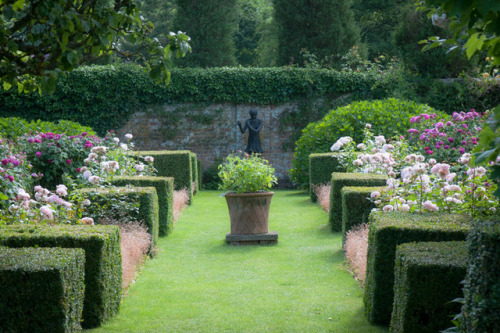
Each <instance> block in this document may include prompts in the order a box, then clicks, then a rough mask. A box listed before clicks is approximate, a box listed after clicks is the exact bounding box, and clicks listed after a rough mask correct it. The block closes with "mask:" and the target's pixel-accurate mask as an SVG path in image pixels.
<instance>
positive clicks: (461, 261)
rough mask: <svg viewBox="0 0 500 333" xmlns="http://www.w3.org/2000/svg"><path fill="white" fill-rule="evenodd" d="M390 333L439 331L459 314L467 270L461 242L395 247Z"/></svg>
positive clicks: (432, 332)
mask: <svg viewBox="0 0 500 333" xmlns="http://www.w3.org/2000/svg"><path fill="white" fill-rule="evenodd" d="M395 265H396V268H395V273H394V275H395V279H394V309H393V311H392V318H391V331H392V332H419V333H420V332H429V333H434V332H441V331H443V330H445V329H447V328H450V327H452V326H453V324H452V323H451V318H453V317H454V316H455V315H456V314H457V313H458V312H460V304H459V303H458V302H452V300H454V299H457V298H461V297H462V296H463V292H462V284H461V282H462V281H463V279H464V278H465V272H466V270H467V246H466V244H465V242H423V243H406V244H402V245H399V246H398V247H397V251H396V264H395Z"/></svg>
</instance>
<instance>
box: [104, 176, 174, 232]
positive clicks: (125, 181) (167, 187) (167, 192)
mask: <svg viewBox="0 0 500 333" xmlns="http://www.w3.org/2000/svg"><path fill="white" fill-rule="evenodd" d="M112 183H113V185H116V186H126V185H132V186H137V187H154V188H155V189H156V194H157V195H158V217H159V228H158V235H159V236H166V235H168V234H169V233H170V232H171V231H172V230H173V228H174V179H173V178H172V177H149V176H147V177H119V178H115V179H113V181H112Z"/></svg>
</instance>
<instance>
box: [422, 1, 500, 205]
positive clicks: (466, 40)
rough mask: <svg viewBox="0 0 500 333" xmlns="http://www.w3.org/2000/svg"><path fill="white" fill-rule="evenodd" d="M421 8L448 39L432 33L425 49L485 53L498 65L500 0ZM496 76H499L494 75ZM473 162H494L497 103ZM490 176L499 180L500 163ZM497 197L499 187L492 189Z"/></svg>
mask: <svg viewBox="0 0 500 333" xmlns="http://www.w3.org/2000/svg"><path fill="white" fill-rule="evenodd" d="M418 4H419V5H420V9H421V10H424V11H427V12H428V14H427V15H428V17H430V18H431V19H432V20H433V23H434V24H438V25H446V26H449V28H450V29H451V30H452V31H453V36H452V37H451V38H447V39H445V38H440V37H439V36H432V37H430V38H428V39H427V40H423V41H422V43H425V44H427V45H426V46H425V47H424V50H425V49H431V48H434V47H438V46H446V47H448V48H449V49H450V50H463V51H464V52H465V53H466V54H467V57H468V58H469V59H470V58H471V57H472V56H473V55H474V54H476V53H478V54H483V55H487V56H488V58H489V59H490V60H491V61H492V64H493V65H496V66H498V65H500V2H499V1H498V0H470V1H463V0H425V1H419V2H418ZM495 79H498V78H495ZM477 150H478V152H477V153H476V154H475V163H486V162H494V161H496V159H497V158H498V156H499V154H500V105H498V106H496V107H495V108H494V109H493V112H492V115H491V117H490V119H489V121H488V123H487V126H484V128H483V130H482V131H481V134H480V142H479V145H478V148H477ZM481 150H484V151H482V152H481ZM492 169H493V172H492V174H491V178H492V179H493V180H495V181H496V182H497V183H500V165H498V164H493V165H492ZM495 195H496V196H498V197H500V187H499V188H498V189H497V191H496V192H495Z"/></svg>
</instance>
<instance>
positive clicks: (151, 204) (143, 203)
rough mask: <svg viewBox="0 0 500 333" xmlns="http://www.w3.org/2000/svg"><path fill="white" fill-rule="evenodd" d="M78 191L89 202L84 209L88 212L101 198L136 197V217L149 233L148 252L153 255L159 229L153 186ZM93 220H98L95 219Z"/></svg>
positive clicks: (92, 209) (133, 198) (156, 196)
mask: <svg viewBox="0 0 500 333" xmlns="http://www.w3.org/2000/svg"><path fill="white" fill-rule="evenodd" d="M78 191H79V192H81V193H83V195H84V196H85V197H86V198H88V199H89V200H90V202H91V204H90V206H88V207H86V209H85V211H86V212H87V213H89V214H92V212H93V211H94V210H95V209H98V207H96V203H98V202H100V201H102V200H111V199H113V198H120V199H125V200H128V199H127V198H130V199H129V200H130V201H133V200H135V198H137V197H138V200H139V213H138V216H137V218H138V220H139V221H141V222H143V223H144V224H145V226H146V227H147V228H148V233H149V234H150V235H151V247H150V251H149V253H150V254H151V255H154V250H155V246H156V243H157V241H158V230H159V226H158V225H159V207H158V194H157V193H156V189H155V188H154V187H112V188H83V189H79V190H78ZM94 221H95V222H96V223H97V222H98V221H96V219H94Z"/></svg>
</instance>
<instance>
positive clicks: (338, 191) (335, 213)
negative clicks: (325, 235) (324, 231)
mask: <svg viewBox="0 0 500 333" xmlns="http://www.w3.org/2000/svg"><path fill="white" fill-rule="evenodd" d="M331 180H332V188H331V192H330V212H329V214H328V221H329V223H330V228H331V230H332V231H334V232H340V231H342V188H343V187H344V186H361V187H367V186H384V185H386V182H387V176H386V175H377V174H370V173H349V172H347V173H342V172H334V173H332V178H331Z"/></svg>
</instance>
